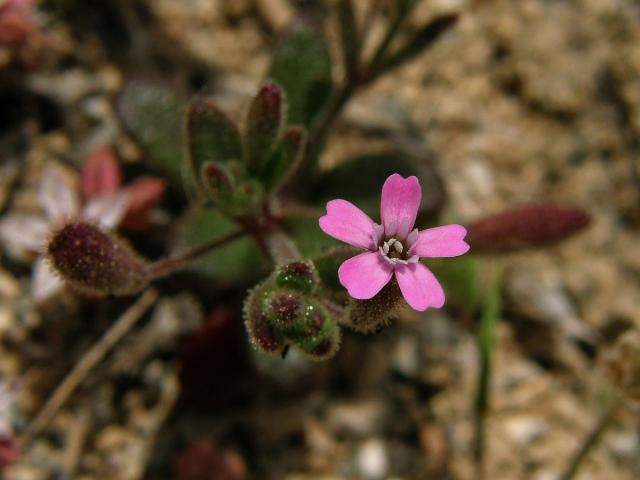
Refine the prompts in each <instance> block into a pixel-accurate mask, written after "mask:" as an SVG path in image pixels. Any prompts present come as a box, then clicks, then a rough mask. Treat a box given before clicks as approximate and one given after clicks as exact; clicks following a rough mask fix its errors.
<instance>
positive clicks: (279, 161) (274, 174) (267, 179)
mask: <svg viewBox="0 0 640 480" xmlns="http://www.w3.org/2000/svg"><path fill="white" fill-rule="evenodd" d="M306 145H307V132H306V130H305V129H304V128H302V127H290V128H288V129H287V130H286V131H285V132H284V135H283V136H282V141H281V142H280V144H279V145H278V147H277V148H276V151H275V152H274V153H273V155H272V156H271V158H270V159H269V161H268V162H267V165H266V166H265V168H264V172H263V173H262V175H261V177H260V178H261V180H262V181H263V183H264V184H265V185H266V188H267V190H273V189H275V188H276V187H278V186H279V185H281V184H282V183H284V182H285V181H286V180H287V179H288V178H289V177H290V176H291V175H292V174H293V173H294V172H295V170H296V169H297V168H298V166H299V165H300V162H301V161H302V157H303V156H304V151H305V148H306Z"/></svg>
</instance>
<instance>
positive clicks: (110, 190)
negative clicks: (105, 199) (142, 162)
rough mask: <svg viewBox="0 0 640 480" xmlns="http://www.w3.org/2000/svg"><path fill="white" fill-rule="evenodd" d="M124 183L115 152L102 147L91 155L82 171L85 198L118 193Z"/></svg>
mask: <svg viewBox="0 0 640 480" xmlns="http://www.w3.org/2000/svg"><path fill="white" fill-rule="evenodd" d="M121 184H122V171H121V170H120V164H119V163H118V160H116V157H115V155H114V153H113V152H112V151H111V149H109V148H101V149H98V150H96V151H95V152H93V153H92V154H91V155H89V156H88V157H87V159H86V161H85V162H84V167H82V173H81V186H82V195H83V196H84V199H85V200H86V199H88V198H91V197H94V196H96V195H110V194H114V193H116V192H117V191H118V190H119V189H120V185H121Z"/></svg>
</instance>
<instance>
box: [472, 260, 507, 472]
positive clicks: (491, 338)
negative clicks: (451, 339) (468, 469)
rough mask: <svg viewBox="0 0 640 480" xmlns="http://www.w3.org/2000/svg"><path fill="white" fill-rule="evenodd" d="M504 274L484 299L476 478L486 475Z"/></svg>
mask: <svg viewBox="0 0 640 480" xmlns="http://www.w3.org/2000/svg"><path fill="white" fill-rule="evenodd" d="M501 295H502V275H501V273H500V272H498V273H497V274H496V275H495V278H494V279H493V282H492V284H491V286H490V289H489V291H488V292H487V295H486V297H485V300H484V306H483V309H482V318H481V321H480V329H479V331H478V336H477V342H478V354H479V357H480V358H479V360H480V371H479V373H478V383H477V390H476V399H475V403H474V417H475V433H474V444H473V458H474V462H475V464H476V478H478V479H482V478H484V472H485V450H486V430H485V423H486V417H487V412H488V410H489V406H490V401H491V388H490V384H491V374H492V367H493V351H494V347H495V335H496V326H497V323H498V320H499V318H500V313H501V310H502V305H501V303H502V302H501V300H502V298H501Z"/></svg>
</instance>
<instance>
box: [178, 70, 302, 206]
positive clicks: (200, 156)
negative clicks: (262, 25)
mask: <svg viewBox="0 0 640 480" xmlns="http://www.w3.org/2000/svg"><path fill="white" fill-rule="evenodd" d="M286 112H287V102H286V98H285V93H284V91H283V90H282V88H281V87H280V86H278V85H277V84H275V83H273V82H266V83H265V84H264V85H263V86H262V87H261V88H260V90H259V91H258V93H257V94H256V96H255V97H254V98H253V99H252V101H251V102H250V105H249V107H248V109H247V113H246V116H245V119H244V125H243V126H242V128H241V127H240V126H239V125H237V124H236V122H235V121H234V120H233V119H231V118H230V117H229V116H227V114H226V113H225V112H223V111H222V110H220V109H219V108H218V106H217V105H216V104H215V103H214V102H212V101H211V100H209V99H207V98H196V99H195V100H193V101H192V102H191V104H190V105H189V108H188V110H187V129H186V130H187V144H188V161H189V167H190V170H191V173H192V175H193V178H194V180H195V183H196V187H197V188H198V190H199V191H200V192H201V193H202V194H203V195H205V196H206V197H208V198H209V199H210V200H212V201H213V202H214V203H215V205H216V206H217V207H218V208H219V209H220V210H221V211H223V212H224V213H226V214H228V215H230V216H233V217H242V216H245V215H246V214H247V213H249V212H251V211H252V210H255V209H256V208H258V207H259V206H260V205H261V204H262V202H263V201H264V199H265V197H266V194H268V193H269V192H271V191H273V190H274V189H276V188H278V187H279V186H280V185H281V184H282V183H283V182H284V181H285V180H286V179H287V178H288V177H289V176H290V175H291V174H292V172H293V171H294V170H295V168H296V167H297V165H298V163H299V162H300V159H301V157H302V155H303V153H304V149H305V143H306V132H305V130H304V129H303V128H301V127H295V126H294V127H288V128H285V124H286Z"/></svg>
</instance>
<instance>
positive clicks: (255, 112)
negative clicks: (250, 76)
mask: <svg viewBox="0 0 640 480" xmlns="http://www.w3.org/2000/svg"><path fill="white" fill-rule="evenodd" d="M284 112H286V106H285V99H284V91H283V90H282V88H280V86H278V85H277V84H275V83H272V82H267V83H266V84H265V85H263V86H262V88H261V89H260V91H258V94H257V95H256V96H255V98H254V99H253V101H252V102H251V105H250V107H249V111H248V113H247V121H246V132H245V152H244V153H245V157H246V160H247V163H248V165H249V169H250V170H253V171H259V170H260V168H261V167H262V166H263V165H262V164H263V162H264V161H265V160H266V159H267V158H268V156H269V154H270V153H271V151H272V150H273V148H274V147H275V145H276V143H277V142H278V140H279V138H280V135H281V132H282V127H283V125H284V121H285V115H284Z"/></svg>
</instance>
